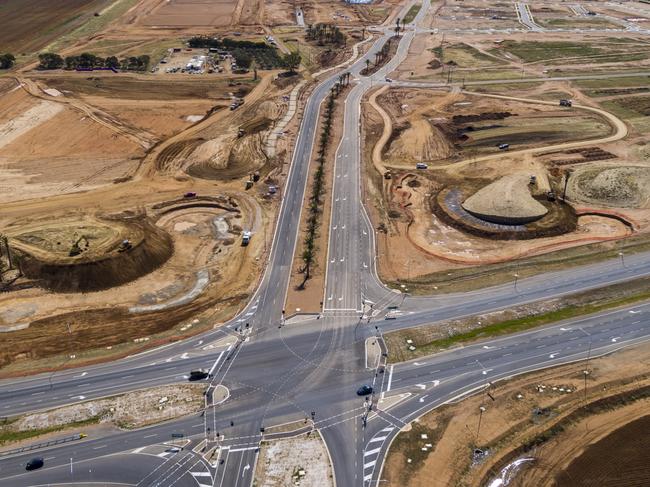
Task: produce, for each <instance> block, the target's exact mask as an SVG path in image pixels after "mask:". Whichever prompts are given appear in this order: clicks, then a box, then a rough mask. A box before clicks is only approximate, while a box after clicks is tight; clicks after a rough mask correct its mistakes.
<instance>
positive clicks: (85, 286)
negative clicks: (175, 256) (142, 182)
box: [10, 218, 173, 292]
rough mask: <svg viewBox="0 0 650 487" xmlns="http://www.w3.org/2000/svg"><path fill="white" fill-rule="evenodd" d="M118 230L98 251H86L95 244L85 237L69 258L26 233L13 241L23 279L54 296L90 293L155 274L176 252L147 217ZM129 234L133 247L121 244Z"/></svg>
mask: <svg viewBox="0 0 650 487" xmlns="http://www.w3.org/2000/svg"><path fill="white" fill-rule="evenodd" d="M106 226H107V227H111V225H110V224H107V225H106ZM115 227H117V228H118V230H117V231H116V232H115V233H114V234H113V235H110V237H108V238H106V239H105V240H107V241H106V242H102V245H101V249H99V250H98V251H86V249H87V248H91V249H92V247H93V246H94V245H95V243H94V242H93V236H86V235H84V237H83V239H82V238H80V240H81V242H77V243H75V244H74V246H76V247H78V248H79V249H80V252H79V253H78V254H76V255H72V254H73V252H72V251H71V252H70V254H69V255H67V254H64V255H61V254H60V253H59V252H52V251H48V245H47V242H41V241H40V240H39V237H38V236H36V237H33V236H30V235H26V234H23V235H20V236H18V237H17V238H16V239H12V240H11V241H10V242H11V245H12V247H13V249H14V250H15V251H16V253H17V254H18V258H19V261H20V265H21V269H22V271H23V273H24V275H25V277H27V278H30V279H33V280H34V281H36V283H37V285H38V286H40V287H43V288H45V289H49V290H52V291H56V292H89V291H99V290H102V289H108V288H111V287H114V286H119V285H121V284H125V283H127V282H130V281H133V280H135V279H137V278H138V277H141V276H143V275H145V274H148V273H149V272H151V271H153V270H155V269H156V268H158V267H159V266H160V265H161V264H163V263H164V262H165V261H167V259H169V257H171V255H172V253H173V243H172V239H171V237H170V236H169V235H168V234H167V233H166V232H164V231H163V230H162V229H160V228H158V227H156V226H155V225H154V224H153V223H151V222H150V221H149V220H147V219H145V218H141V219H138V220H135V221H129V222H128V223H122V222H119V223H118V224H116V225H115ZM105 233H111V232H105ZM127 236H128V241H129V244H128V245H127V246H125V245H124V244H123V240H124V239H126V238H127ZM30 237H32V238H30ZM36 244H38V246H37V245H36Z"/></svg>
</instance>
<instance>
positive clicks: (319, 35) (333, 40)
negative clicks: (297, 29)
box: [305, 24, 345, 46]
mask: <svg viewBox="0 0 650 487" xmlns="http://www.w3.org/2000/svg"><path fill="white" fill-rule="evenodd" d="M305 36H306V38H307V40H308V41H316V42H317V43H318V45H320V46H324V45H325V44H336V45H345V34H344V33H343V32H341V29H339V28H338V27H337V26H336V25H334V24H316V25H312V24H309V25H308V26H307V32H306V34H305Z"/></svg>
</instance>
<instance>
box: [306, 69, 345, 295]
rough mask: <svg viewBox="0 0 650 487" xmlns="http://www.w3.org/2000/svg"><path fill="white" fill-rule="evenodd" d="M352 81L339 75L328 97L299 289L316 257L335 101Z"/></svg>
mask: <svg viewBox="0 0 650 487" xmlns="http://www.w3.org/2000/svg"><path fill="white" fill-rule="evenodd" d="M349 83H350V74H349V73H344V74H342V75H340V76H339V81H338V83H337V84H336V85H334V87H333V88H332V91H331V92H330V96H329V97H328V98H327V105H326V106H325V116H324V119H323V125H322V129H321V134H320V141H319V146H318V156H317V158H316V164H317V165H318V166H317V167H316V172H315V173H314V180H313V183H312V190H311V197H310V199H309V213H308V217H307V232H306V234H305V241H304V247H303V250H302V255H301V257H302V261H303V264H304V266H303V268H302V269H301V270H300V271H301V272H302V273H303V274H304V277H303V281H302V283H301V284H300V285H299V286H298V289H304V288H305V285H306V283H307V280H308V279H309V278H310V277H311V267H312V265H313V263H314V259H315V258H316V236H317V233H318V225H319V219H320V214H321V209H322V207H323V201H322V200H323V194H324V192H325V159H326V157H325V156H326V154H327V148H328V147H329V144H330V136H331V132H332V117H333V115H334V108H335V103H334V101H335V100H336V98H337V96H338V94H339V92H340V91H341V88H342V86H343V85H344V84H349Z"/></svg>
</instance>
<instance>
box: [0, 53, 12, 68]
mask: <svg viewBox="0 0 650 487" xmlns="http://www.w3.org/2000/svg"><path fill="white" fill-rule="evenodd" d="M14 62H16V58H15V57H14V55H13V54H10V53H6V54H2V55H0V69H9V68H10V67H12V66H13V65H14Z"/></svg>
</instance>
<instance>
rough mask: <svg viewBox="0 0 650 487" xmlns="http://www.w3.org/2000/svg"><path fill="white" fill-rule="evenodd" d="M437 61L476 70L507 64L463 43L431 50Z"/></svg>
mask: <svg viewBox="0 0 650 487" xmlns="http://www.w3.org/2000/svg"><path fill="white" fill-rule="evenodd" d="M432 52H434V53H435V54H436V55H437V56H438V59H440V61H441V62H442V63H444V64H447V63H451V62H453V63H454V64H455V65H456V66H458V67H459V68H478V67H483V66H494V65H503V64H507V62H506V61H504V60H502V59H501V58H496V57H492V56H489V55H487V54H485V53H484V52H481V51H479V50H478V49H476V48H475V47H473V46H470V45H469V44H465V43H464V42H461V43H458V44H451V45H450V46H446V47H444V48H443V47H437V48H434V49H432Z"/></svg>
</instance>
